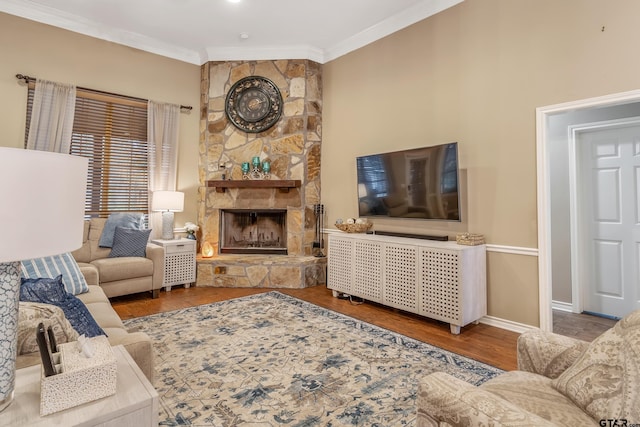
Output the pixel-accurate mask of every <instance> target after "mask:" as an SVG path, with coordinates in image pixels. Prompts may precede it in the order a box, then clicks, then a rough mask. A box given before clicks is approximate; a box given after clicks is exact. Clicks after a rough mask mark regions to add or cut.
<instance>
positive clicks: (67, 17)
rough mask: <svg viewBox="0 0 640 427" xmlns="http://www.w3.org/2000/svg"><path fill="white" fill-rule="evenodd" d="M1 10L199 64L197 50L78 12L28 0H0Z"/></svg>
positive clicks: (199, 57)
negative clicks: (74, 12) (95, 19)
mask: <svg viewBox="0 0 640 427" xmlns="http://www.w3.org/2000/svg"><path fill="white" fill-rule="evenodd" d="M0 12H5V13H8V14H10V15H15V16H19V17H21V18H25V19H29V20H31V21H36V22H40V23H42V24H47V25H51V26H54V27H58V28H63V29H65V30H69V31H73V32H74V33H79V34H83V35H85V36H90V37H95V38H97V39H100V40H106V41H109V42H113V43H117V44H121V45H124V46H128V47H132V48H135V49H139V50H143V51H145V52H149V53H153V54H156V55H161V56H165V57H168V58H172V59H176V60H178V61H182V62H188V63H190V64H196V65H201V64H202V61H201V59H202V56H203V55H201V54H200V53H199V52H196V51H193V50H189V49H185V48H184V47H180V46H176V45H172V44H170V43H164V42H161V41H159V40H157V39H154V38H151V37H147V36H144V35H142V34H139V33H134V32H131V31H125V30H122V29H119V28H114V27H107V26H104V25H101V24H98V23H96V22H95V21H91V20H88V19H86V18H83V17H81V16H78V15H73V14H70V13H66V12H62V11H60V10H57V9H54V8H51V7H48V6H43V5H41V4H39V3H34V2H31V1H28V0H1V1H0Z"/></svg>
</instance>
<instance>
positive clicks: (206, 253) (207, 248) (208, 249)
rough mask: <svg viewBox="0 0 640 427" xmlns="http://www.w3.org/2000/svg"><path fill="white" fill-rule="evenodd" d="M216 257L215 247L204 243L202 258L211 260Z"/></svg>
mask: <svg viewBox="0 0 640 427" xmlns="http://www.w3.org/2000/svg"><path fill="white" fill-rule="evenodd" d="M213 255H214V251H213V246H212V245H211V243H209V242H204V244H203V245H202V256H203V257H204V258H211V257H212V256H213Z"/></svg>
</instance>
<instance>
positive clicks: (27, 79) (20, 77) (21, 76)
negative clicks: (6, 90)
mask: <svg viewBox="0 0 640 427" xmlns="http://www.w3.org/2000/svg"><path fill="white" fill-rule="evenodd" d="M16 79H18V80H24V82H25V83H27V84H29V82H35V81H36V78H35V77H31V76H26V75H24V74H16ZM78 89H80V90H86V91H87V92H94V93H100V94H102V95H112V96H123V95H120V94H119V93H113V92H105V91H102V90H96V89H87V88H84V87H79V86H78ZM124 97H125V98H129V99H134V100H136V101H140V102H148V101H149V100H148V99H143V98H136V97H135V96H124ZM180 109H181V110H189V111H191V110H193V107H192V106H190V105H181V106H180Z"/></svg>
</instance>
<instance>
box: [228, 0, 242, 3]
mask: <svg viewBox="0 0 640 427" xmlns="http://www.w3.org/2000/svg"><path fill="white" fill-rule="evenodd" d="M227 1H228V2H229V3H240V2H241V1H242V0H227Z"/></svg>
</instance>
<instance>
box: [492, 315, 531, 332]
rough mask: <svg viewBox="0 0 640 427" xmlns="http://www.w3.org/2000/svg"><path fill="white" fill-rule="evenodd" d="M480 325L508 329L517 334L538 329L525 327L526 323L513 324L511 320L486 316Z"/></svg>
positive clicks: (529, 326)
mask: <svg viewBox="0 0 640 427" xmlns="http://www.w3.org/2000/svg"><path fill="white" fill-rule="evenodd" d="M480 323H483V324H485V325H489V326H495V327H496V328H501V329H506V330H507V331H512V332H517V333H519V334H521V333H523V332H525V331H528V330H530V329H537V327H536V326H531V325H525V324H524V323H518V322H513V321H511V320H506V319H500V318H499V317H493V316H484V317H483V318H482V319H480Z"/></svg>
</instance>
